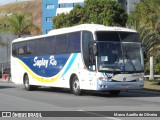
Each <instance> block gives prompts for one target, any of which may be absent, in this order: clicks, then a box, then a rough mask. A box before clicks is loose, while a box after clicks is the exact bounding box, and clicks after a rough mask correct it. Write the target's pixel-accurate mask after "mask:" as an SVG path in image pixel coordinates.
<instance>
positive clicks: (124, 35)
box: [96, 31, 140, 42]
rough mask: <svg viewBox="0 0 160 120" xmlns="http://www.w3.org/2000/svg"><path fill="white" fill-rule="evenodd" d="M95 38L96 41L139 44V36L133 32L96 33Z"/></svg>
mask: <svg viewBox="0 0 160 120" xmlns="http://www.w3.org/2000/svg"><path fill="white" fill-rule="evenodd" d="M96 37H97V41H113V42H120V41H122V42H140V38H139V35H138V34H137V33H134V32H118V31H110V32H109V31H98V32H96Z"/></svg>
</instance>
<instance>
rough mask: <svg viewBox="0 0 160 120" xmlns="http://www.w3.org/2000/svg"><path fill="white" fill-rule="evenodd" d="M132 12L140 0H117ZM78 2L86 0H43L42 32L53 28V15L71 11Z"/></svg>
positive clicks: (126, 9) (82, 3) (82, 2)
mask: <svg viewBox="0 0 160 120" xmlns="http://www.w3.org/2000/svg"><path fill="white" fill-rule="evenodd" d="M116 1H117V2H119V3H120V4H121V5H122V7H123V8H124V9H125V11H126V12H127V13H128V14H130V13H131V12H132V11H133V10H134V7H135V4H136V3H139V2H140V0H116ZM76 4H80V5H82V6H83V5H84V0H42V32H43V34H46V33H48V32H49V31H50V30H52V29H53V24H54V23H53V22H52V19H53V16H55V15H57V14H60V13H68V12H70V11H71V10H72V9H73V7H74V6H75V5H76Z"/></svg>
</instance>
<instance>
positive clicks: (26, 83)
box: [24, 76, 29, 88]
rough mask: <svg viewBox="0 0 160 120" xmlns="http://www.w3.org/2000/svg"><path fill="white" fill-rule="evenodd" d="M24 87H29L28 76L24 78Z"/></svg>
mask: <svg viewBox="0 0 160 120" xmlns="http://www.w3.org/2000/svg"><path fill="white" fill-rule="evenodd" d="M24 85H25V87H26V88H28V87H29V80H28V77H27V76H26V78H25V84H24Z"/></svg>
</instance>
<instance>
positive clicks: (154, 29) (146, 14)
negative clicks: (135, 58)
mask: <svg viewBox="0 0 160 120" xmlns="http://www.w3.org/2000/svg"><path fill="white" fill-rule="evenodd" d="M159 10H160V1H153V0H141V2H140V4H138V5H137V6H136V9H135V11H134V12H133V13H132V14H131V15H130V16H129V19H128V25H129V26H132V27H134V28H135V29H136V30H137V31H138V32H139V33H140V36H141V40H142V43H143V45H144V47H145V52H146V53H148V54H152V53H154V50H155V48H157V47H158V46H159V45H160V12H159Z"/></svg>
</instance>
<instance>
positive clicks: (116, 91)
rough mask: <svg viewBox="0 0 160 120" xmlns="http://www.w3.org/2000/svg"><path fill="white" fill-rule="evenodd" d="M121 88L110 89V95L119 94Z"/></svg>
mask: <svg viewBox="0 0 160 120" xmlns="http://www.w3.org/2000/svg"><path fill="white" fill-rule="evenodd" d="M120 92H121V91H120V90H111V91H109V94H110V95H119V94H120Z"/></svg>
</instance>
